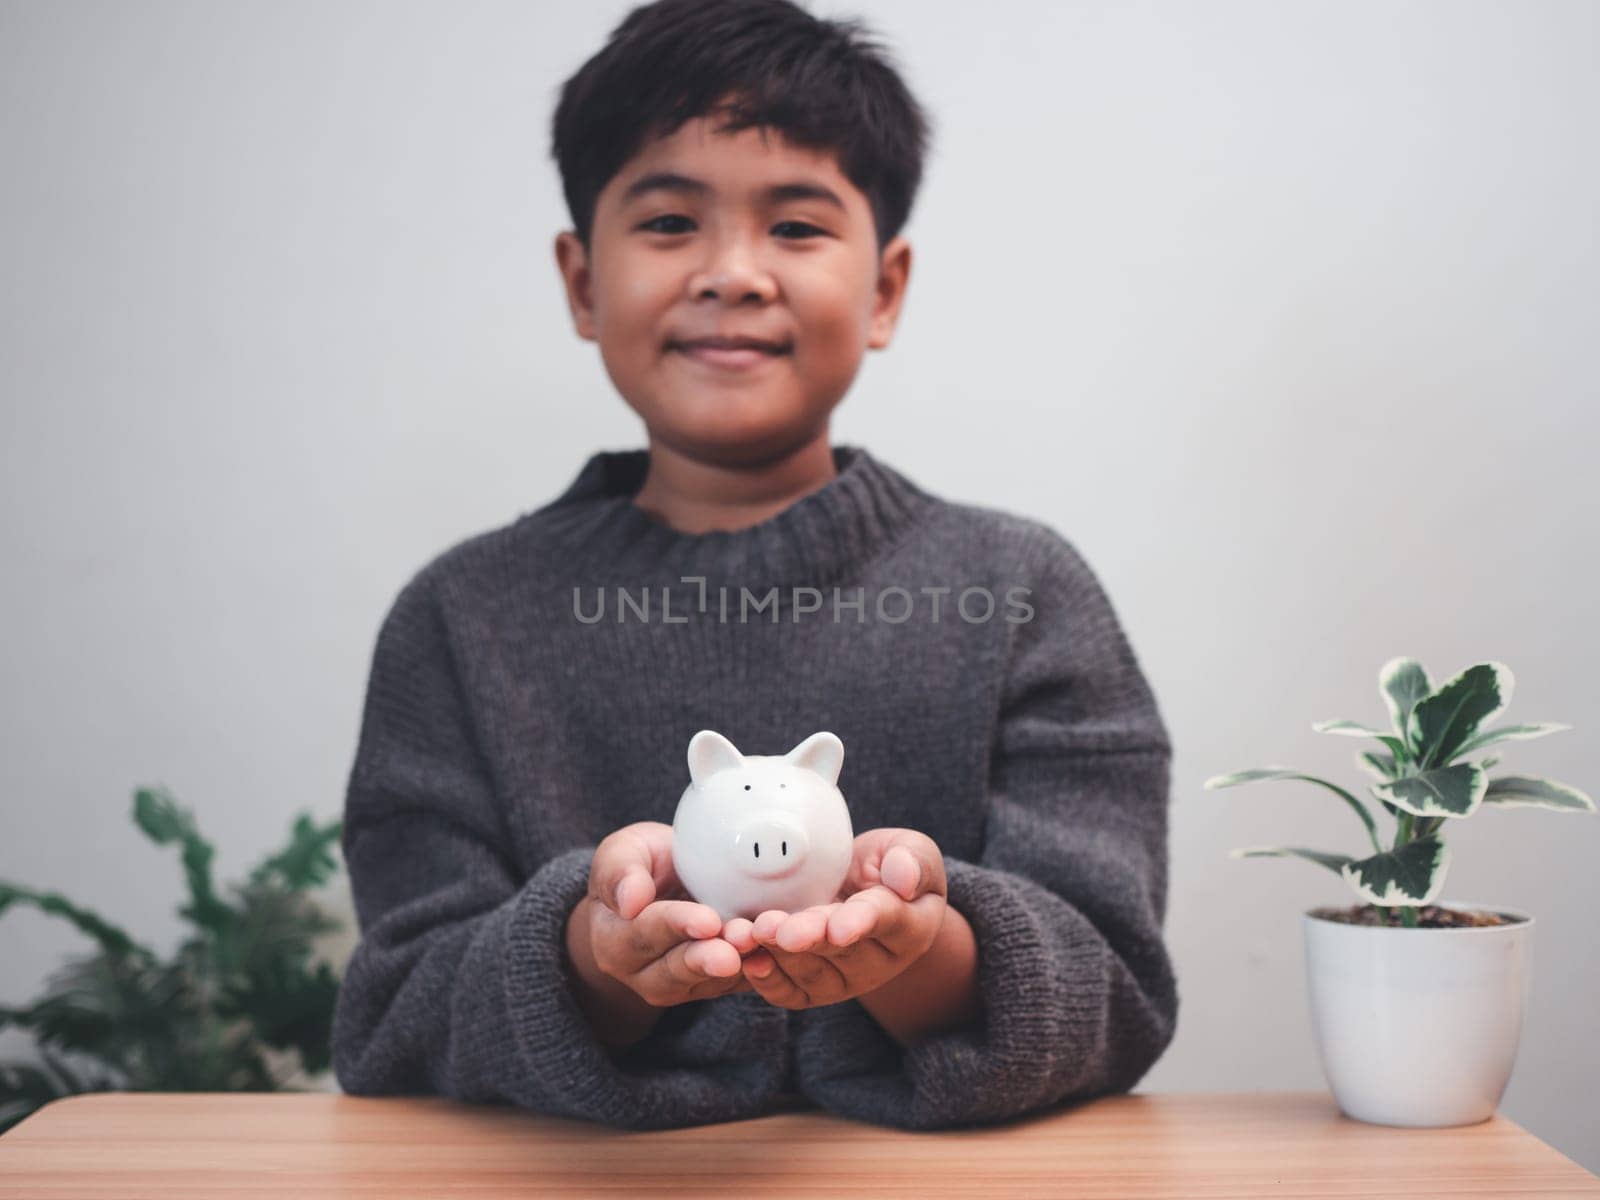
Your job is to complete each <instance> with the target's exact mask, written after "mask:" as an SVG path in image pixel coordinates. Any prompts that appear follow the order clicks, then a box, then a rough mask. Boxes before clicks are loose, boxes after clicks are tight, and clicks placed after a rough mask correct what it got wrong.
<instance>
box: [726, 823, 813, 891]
mask: <svg viewBox="0 0 1600 1200" xmlns="http://www.w3.org/2000/svg"><path fill="white" fill-rule="evenodd" d="M733 850H734V863H735V865H736V866H737V867H738V868H739V870H740V871H741V872H742V873H743V874H745V875H749V876H753V877H754V878H756V879H776V878H778V877H779V876H781V875H787V874H789V873H790V872H791V871H797V870H799V869H800V867H801V865H802V864H804V862H805V861H806V856H807V854H808V853H809V852H810V850H811V839H810V837H809V836H807V834H806V831H805V827H804V826H803V825H801V824H800V823H799V822H798V821H796V820H795V819H794V818H793V817H787V816H783V815H781V814H778V813H766V814H762V815H759V816H753V817H751V818H750V819H749V820H747V821H745V822H744V823H743V824H741V825H740V826H739V827H738V830H737V832H736V833H735V834H734V846H733Z"/></svg>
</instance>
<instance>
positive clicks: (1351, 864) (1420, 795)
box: [1205, 658, 1595, 928]
mask: <svg viewBox="0 0 1600 1200" xmlns="http://www.w3.org/2000/svg"><path fill="white" fill-rule="evenodd" d="M1512 683H1513V680H1512V676H1511V668H1509V667H1507V666H1506V665H1505V664H1504V663H1498V662H1486V663H1478V664H1476V665H1475V666H1471V667H1468V668H1467V669H1466V670H1464V671H1462V672H1461V673H1460V674H1458V675H1456V676H1454V677H1452V678H1451V679H1449V680H1448V681H1446V682H1445V683H1444V684H1442V685H1441V686H1440V687H1438V688H1437V689H1435V688H1432V687H1430V686H1429V683H1428V676H1427V673H1426V672H1425V671H1424V670H1423V669H1422V665H1421V664H1420V663H1418V662H1417V661H1416V660H1415V659H1411V658H1393V659H1390V660H1389V661H1388V662H1386V663H1385V664H1384V665H1383V667H1382V668H1381V669H1380V670H1379V672H1378V686H1379V690H1380V691H1381V692H1382V694H1383V698H1384V701H1385V702H1386V703H1387V704H1388V706H1389V717H1390V722H1391V724H1392V726H1393V729H1392V731H1388V730H1382V729H1371V728H1368V727H1367V726H1365V725H1362V724H1360V723H1358V722H1356V721H1343V720H1340V721H1319V722H1317V723H1316V724H1314V725H1312V726H1311V728H1312V729H1313V730H1315V731H1316V732H1318V733H1335V734H1344V735H1347V736H1354V737H1373V738H1377V739H1378V741H1379V742H1381V743H1382V744H1383V746H1384V748H1385V750H1387V753H1383V752H1382V751H1374V750H1363V751H1360V752H1359V753H1358V754H1357V756H1356V761H1357V763H1358V765H1360V767H1361V768H1362V769H1363V770H1365V771H1366V772H1367V773H1368V774H1370V775H1373V776H1374V777H1376V778H1377V779H1378V780H1379V782H1378V783H1376V784H1370V785H1368V789H1369V790H1370V791H1371V793H1372V794H1373V796H1374V797H1376V798H1377V800H1378V802H1379V803H1381V804H1382V805H1383V807H1384V809H1385V810H1386V811H1387V812H1388V813H1389V815H1390V816H1391V817H1393V818H1395V821H1396V829H1395V835H1394V838H1393V840H1392V842H1391V844H1390V845H1389V847H1388V848H1387V849H1386V848H1385V847H1384V846H1383V844H1382V842H1381V841H1379V838H1378V826H1377V822H1376V821H1374V819H1373V816H1372V812H1371V810H1370V809H1368V807H1367V806H1366V805H1365V804H1364V803H1362V801H1361V800H1359V799H1357V798H1356V797H1355V796H1353V795H1352V794H1351V793H1349V792H1347V791H1345V790H1344V789H1343V788H1341V787H1338V786H1336V785H1335V784H1332V783H1329V782H1328V781H1327V780H1325V779H1318V778H1317V777H1316V776H1314V775H1306V774H1302V773H1301V772H1299V771H1297V770H1295V769H1294V768H1292V767H1256V768H1252V769H1251V770H1248V771H1238V772H1235V773H1233V774H1231V775H1215V776H1213V777H1212V778H1210V779H1208V780H1206V782H1205V786H1206V788H1207V790H1213V789H1216V788H1225V787H1233V786H1235V785H1237V784H1241V783H1254V782H1257V781H1259V780H1264V779H1302V780H1305V781H1306V782H1308V783H1315V784H1317V785H1319V786H1321V787H1325V788H1327V789H1328V790H1329V791H1331V792H1333V793H1334V794H1335V795H1337V796H1339V797H1340V798H1341V799H1343V800H1344V801H1345V803H1346V804H1348V805H1349V806H1350V808H1351V809H1352V810H1354V812H1355V813H1356V815H1357V816H1358V817H1359V818H1360V819H1361V823H1362V825H1363V826H1364V827H1365V828H1366V832H1367V836H1368V838H1369V839H1370V840H1371V842H1372V849H1373V853H1372V854H1370V855H1367V856H1365V857H1359V858H1358V857H1352V856H1350V855H1345V854H1326V853H1324V852H1322V851H1320V850H1308V849H1306V848H1305V847H1303V846H1245V847H1242V848H1240V849H1238V850H1234V851H1232V852H1231V855H1232V857H1234V858H1253V857H1269V856H1270V857H1281V856H1286V855H1293V856H1296V857H1299V858H1303V859H1306V860H1307V861H1309V862H1313V863H1316V864H1317V865H1319V866H1322V867H1326V868H1328V869H1329V870H1331V871H1333V872H1335V873H1336V874H1338V875H1339V876H1340V877H1341V878H1343V879H1344V881H1345V882H1346V883H1348V884H1349V885H1350V886H1351V887H1352V888H1353V889H1355V892H1356V894H1357V895H1359V896H1360V897H1361V898H1362V899H1363V900H1365V901H1367V902H1368V903H1370V904H1376V905H1381V906H1383V907H1386V908H1398V909H1399V910H1400V917H1401V924H1403V925H1405V926H1406V927H1408V928H1415V927H1416V924H1417V906H1419V905H1423V904H1428V903H1431V902H1432V901H1433V899H1434V897H1436V896H1437V895H1438V894H1439V889H1440V888H1442V887H1443V886H1444V878H1445V873H1446V871H1448V869H1449V865H1450V848H1449V847H1448V846H1447V845H1445V842H1444V836H1443V827H1444V824H1445V822H1446V821H1458V820H1462V819H1463V818H1466V817H1470V816H1472V814H1473V813H1475V812H1477V811H1478V808H1479V806H1480V805H1482V804H1493V805H1499V806H1502V807H1508V808H1509V807H1512V806H1515V805H1529V806H1533V807H1536V808H1548V809H1553V810H1555V811H1557V812H1590V813H1592V812H1594V811H1595V804H1594V801H1593V800H1591V799H1590V798H1589V797H1588V796H1587V795H1585V794H1584V793H1583V792H1580V791H1579V790H1578V789H1577V788H1574V787H1569V786H1568V785H1566V784H1564V783H1557V782H1555V781H1554V780H1551V779H1539V778H1530V777H1528V776H1524V775H1504V776H1500V777H1499V778H1496V779H1490V778H1489V774H1488V772H1489V768H1490V767H1492V766H1494V765H1495V764H1496V763H1498V762H1499V761H1500V759H1499V757H1498V756H1496V755H1489V756H1487V757H1485V758H1483V759H1480V760H1478V761H1476V762H1458V761H1456V760H1457V759H1461V758H1464V757H1465V756H1467V755H1469V754H1473V753H1474V752H1476V751H1478V750H1481V749H1483V748H1484V747H1485V746H1491V745H1493V744H1494V743H1496V742H1501V741H1506V740H1508V739H1516V740H1525V739H1528V738H1536V737H1543V736H1544V735H1545V734H1547V733H1556V732H1558V731H1560V730H1563V729H1570V728H1571V726H1570V725H1557V724H1549V723H1547V724H1539V725H1506V726H1503V727H1501V728H1499V729H1490V730H1486V729H1483V726H1484V725H1486V724H1487V723H1488V722H1489V721H1491V720H1493V719H1494V718H1495V717H1497V716H1498V715H1499V714H1500V713H1501V712H1503V711H1504V710H1505V707H1506V705H1507V704H1509V703H1510V702H1511V688H1512Z"/></svg>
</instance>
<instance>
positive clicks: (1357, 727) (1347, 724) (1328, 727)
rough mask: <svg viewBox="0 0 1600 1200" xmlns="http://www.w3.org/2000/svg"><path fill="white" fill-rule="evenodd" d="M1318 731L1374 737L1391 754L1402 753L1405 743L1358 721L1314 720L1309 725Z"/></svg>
mask: <svg viewBox="0 0 1600 1200" xmlns="http://www.w3.org/2000/svg"><path fill="white" fill-rule="evenodd" d="M1311 728H1312V729H1314V730H1316V732H1318V733H1343V734H1347V735H1348V736H1350V737H1375V738H1377V739H1378V740H1379V741H1380V742H1382V743H1383V744H1384V745H1385V746H1387V747H1389V752H1390V753H1391V754H1397V755H1403V754H1404V753H1405V744H1404V743H1403V742H1401V740H1400V739H1399V738H1397V737H1392V736H1391V735H1389V734H1387V733H1385V732H1384V731H1383V730H1381V729H1372V728H1369V727H1368V726H1366V725H1363V724H1361V722H1360V721H1316V722H1314V723H1313V724H1312V726H1311Z"/></svg>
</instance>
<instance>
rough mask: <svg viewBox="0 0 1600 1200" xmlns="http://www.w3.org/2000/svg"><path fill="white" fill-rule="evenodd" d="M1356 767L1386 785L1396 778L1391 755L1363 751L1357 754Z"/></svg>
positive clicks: (1374, 751)
mask: <svg viewBox="0 0 1600 1200" xmlns="http://www.w3.org/2000/svg"><path fill="white" fill-rule="evenodd" d="M1356 765H1357V766H1358V767H1360V768H1361V769H1362V770H1363V771H1365V772H1366V773H1367V774H1368V775H1371V776H1372V777H1373V778H1374V779H1381V780H1383V782H1385V783H1387V782H1389V780H1391V779H1393V778H1394V774H1395V766H1394V758H1393V757H1392V756H1391V755H1388V754H1379V753H1378V752H1377V751H1376V750H1362V751H1359V752H1358V753H1357V754H1356Z"/></svg>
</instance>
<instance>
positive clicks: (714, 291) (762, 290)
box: [556, 117, 911, 463]
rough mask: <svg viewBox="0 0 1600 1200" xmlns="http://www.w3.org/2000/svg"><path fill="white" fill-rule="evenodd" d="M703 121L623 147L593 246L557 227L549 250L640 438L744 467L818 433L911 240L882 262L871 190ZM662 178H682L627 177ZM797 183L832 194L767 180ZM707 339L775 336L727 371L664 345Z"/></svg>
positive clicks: (883, 307) (887, 304) (884, 322)
mask: <svg viewBox="0 0 1600 1200" xmlns="http://www.w3.org/2000/svg"><path fill="white" fill-rule="evenodd" d="M716 123H717V118H716V117H712V118H704V117H703V118H698V119H696V120H692V121H688V122H685V123H684V124H683V125H682V126H681V127H680V128H679V129H678V130H677V131H676V133H674V134H673V135H672V136H671V137H668V138H661V139H658V140H656V141H655V142H653V143H651V144H649V145H648V146H647V147H646V148H645V149H644V150H642V151H641V152H640V153H639V154H638V155H636V156H635V157H634V158H632V159H631V160H629V162H628V163H627V164H626V165H625V166H624V167H623V168H622V170H620V171H619V172H618V173H617V175H616V176H615V177H614V178H613V179H611V180H610V181H609V182H608V183H607V184H606V186H605V188H604V189H603V190H602V191H601V193H600V196H599V198H598V201H597V203H596V205H595V213H594V220H593V225H592V230H591V235H590V243H591V253H590V254H589V255H588V256H586V255H585V254H584V250H583V246H582V244H581V243H580V242H579V241H578V238H577V235H576V234H575V233H572V232H570V231H569V232H563V233H561V234H560V235H559V236H558V237H557V239H556V259H557V262H558V264H559V266H560V269H561V273H562V277H563V279H564V281H565V283H566V287H567V299H568V303H569V305H570V307H571V309H572V314H573V319H574V321H575V323H576V325H577V330H578V334H579V336H580V337H583V338H586V339H588V340H590V341H596V342H598V343H599V344H600V356H601V358H602V359H603V361H604V362H605V367H606V372H607V374H609V375H610V377H611V380H612V382H613V383H614V384H615V385H616V387H617V390H618V391H620V392H621V393H622V396H623V398H624V399H625V400H626V401H627V402H628V405H629V407H631V408H632V409H633V410H634V411H635V412H637V413H638V414H639V416H640V417H641V418H642V419H643V420H644V423H645V426H646V428H647V429H648V430H649V432H650V435H651V438H652V440H655V441H661V442H665V443H666V444H668V445H669V446H671V447H672V448H673V449H675V450H677V451H678V452H680V453H682V454H685V455H687V456H689V457H692V458H696V459H700V460H703V461H710V462H725V463H739V462H753V461H760V460H761V459H763V458H766V457H770V456H773V455H777V454H780V453H783V452H786V451H788V450H792V449H796V448H798V447H799V446H801V445H803V444H804V443H806V442H807V441H810V440H813V439H815V438H816V437H818V436H820V435H822V434H823V433H824V432H825V430H826V427H827V420H828V415H829V414H830V413H831V412H832V410H833V408H834V406H835V405H836V404H838V403H839V401H840V400H841V399H843V397H844V394H845V392H846V391H847V390H848V389H849V387H850V382H851V380H852V379H854V378H855V374H856V371H857V370H858V369H859V367H860V365H861V358H862V355H863V354H864V353H865V351H866V350H867V348H869V347H872V348H881V347H884V346H887V345H888V344H889V339H890V336H891V335H892V333H893V332H894V325H895V321H896V319H897V317H898V315H899V311H900V304H901V300H902V298H903V297H904V294H905V287H906V281H907V279H908V277H909V275H910V270H911V247H910V244H909V243H908V242H906V240H905V239H904V238H896V239H895V240H894V241H893V242H891V243H890V244H889V245H888V246H886V247H884V251H883V254H882V256H881V257H880V255H879V254H878V251H877V235H876V231H875V228H874V225H873V218H872V210H871V208H870V206H869V205H868V202H867V198H866V196H865V195H864V194H863V193H862V192H860V191H859V190H857V188H856V187H855V186H854V185H853V184H852V183H851V182H850V181H849V180H848V179H847V178H846V177H845V176H844V174H843V173H842V172H841V171H840V170H839V168H838V166H837V164H836V163H835V162H834V160H833V157H832V156H831V155H829V154H826V153H813V152H811V151H807V150H803V149H800V148H798V147H795V146H792V145H791V144H789V143H788V142H787V141H786V140H785V139H784V138H783V137H782V135H781V134H779V133H777V132H776V131H773V130H766V131H763V130H761V129H759V128H750V129H743V130H740V131H739V132H738V133H735V134H729V133H716V132H713V130H714V127H715V125H716ZM764 132H765V134H766V137H765V140H763V136H762V135H763V133H764ZM663 175H670V176H679V177H682V179H683V180H688V181H691V182H690V183H683V182H681V181H680V182H678V183H677V184H676V185H674V186H668V187H663V186H646V187H644V188H643V189H642V190H641V189H640V188H639V186H638V185H640V184H649V183H650V181H651V180H652V179H655V180H657V181H659V180H660V179H661V177H662V176H663ZM799 183H804V184H811V185H817V186H820V187H821V188H825V189H827V191H829V192H831V193H832V194H833V195H834V196H835V197H837V200H838V203H837V204H835V203H833V202H831V201H829V200H828V199H827V198H826V197H824V196H818V195H809V196H808V195H803V194H801V195H796V194H784V193H781V192H779V193H773V192H772V191H771V189H773V188H776V187H779V186H781V185H788V184H799ZM699 185H703V186H699ZM718 335H726V336H751V337H756V338H761V339H767V340H771V341H775V342H779V343H781V344H783V345H784V346H785V347H787V349H786V350H785V352H783V353H780V354H773V355H763V356H762V357H761V358H760V360H759V361H758V362H757V363H756V365H754V366H750V367H743V368H735V367H728V366H719V365H716V364H715V363H711V362H706V361H702V360H699V359H697V358H695V357H694V356H692V355H691V354H689V353H686V352H684V351H682V350H679V349H676V348H674V347H675V343H676V342H678V341H680V340H683V339H694V338H703V337H714V336H718Z"/></svg>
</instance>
